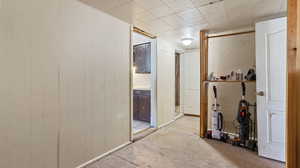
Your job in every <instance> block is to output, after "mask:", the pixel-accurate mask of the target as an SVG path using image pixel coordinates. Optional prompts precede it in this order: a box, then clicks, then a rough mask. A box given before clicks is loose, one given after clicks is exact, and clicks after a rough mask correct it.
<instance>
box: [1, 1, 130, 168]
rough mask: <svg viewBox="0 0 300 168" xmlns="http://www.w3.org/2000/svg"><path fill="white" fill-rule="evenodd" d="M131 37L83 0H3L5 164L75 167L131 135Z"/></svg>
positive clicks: (122, 26)
mask: <svg viewBox="0 0 300 168" xmlns="http://www.w3.org/2000/svg"><path fill="white" fill-rule="evenodd" d="M129 42H130V26H129V25H128V24H127V23H124V22H122V21H119V20H117V19H115V18H113V17H111V16H108V15H106V14H104V13H102V12H100V11H98V10H96V9H93V8H91V7H88V6H86V5H84V4H82V3H81V2H79V1H77V0H51V1H41V0H27V1H19V0H2V1H1V9H0V58H1V61H0V76H1V84H0V93H1V94H0V101H1V105H0V111H1V112H0V119H1V122H0V132H1V134H0V156H1V159H0V167H1V168H2V167H3V168H19V167H22V168H57V167H58V166H59V167H60V168H74V167H76V166H78V165H80V164H82V163H84V162H86V161H88V160H90V159H92V158H94V157H96V156H99V155H101V154H103V153H104V152H107V151H109V150H111V149H113V148H115V147H117V146H119V145H121V144H124V143H126V142H128V141H129V135H130V128H129V122H130V121H129V116H130V115H129V107H130V106H129V89H130V86H129V74H130V73H129V68H130V67H129V65H130V64H129V59H130V51H129V48H130V47H129V46H130V44H129Z"/></svg>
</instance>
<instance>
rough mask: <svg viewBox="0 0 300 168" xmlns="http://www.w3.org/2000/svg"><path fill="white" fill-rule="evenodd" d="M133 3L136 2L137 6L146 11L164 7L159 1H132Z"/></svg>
mask: <svg viewBox="0 0 300 168" xmlns="http://www.w3.org/2000/svg"><path fill="white" fill-rule="evenodd" d="M134 2H136V3H137V5H139V6H141V7H142V8H144V9H147V10H150V9H153V8H157V7H160V6H162V5H164V3H163V2H162V1H161V0H134Z"/></svg>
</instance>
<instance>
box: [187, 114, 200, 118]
mask: <svg viewBox="0 0 300 168" xmlns="http://www.w3.org/2000/svg"><path fill="white" fill-rule="evenodd" d="M184 116H188V117H199V118H200V115H197V114H184Z"/></svg>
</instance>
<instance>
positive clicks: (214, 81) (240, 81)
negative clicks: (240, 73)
mask: <svg viewBox="0 0 300 168" xmlns="http://www.w3.org/2000/svg"><path fill="white" fill-rule="evenodd" d="M242 82H244V83H255V82H256V81H255V80H206V81H204V83H242Z"/></svg>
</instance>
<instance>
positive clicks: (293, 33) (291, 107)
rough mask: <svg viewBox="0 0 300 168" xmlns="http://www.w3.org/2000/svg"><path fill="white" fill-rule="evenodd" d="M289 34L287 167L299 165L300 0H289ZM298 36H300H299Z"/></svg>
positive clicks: (294, 167) (293, 167) (292, 167)
mask: <svg viewBox="0 0 300 168" xmlns="http://www.w3.org/2000/svg"><path fill="white" fill-rule="evenodd" d="M287 6H288V30H287V32H288V35H287V38H288V40H287V42H288V43H287V52H288V53H287V57H288V58H287V66H288V67H287V68H288V69H287V70H288V74H287V76H288V77H287V85H288V87H287V116H286V129H287V130H286V142H287V145H286V168H296V167H299V165H300V162H299V161H297V160H298V159H297V158H299V150H300V148H299V147H298V145H297V141H298V142H299V136H300V135H299V131H298V130H297V129H299V128H298V127H299V124H298V125H297V120H298V118H299V115H297V111H298V110H299V109H300V101H299V99H297V97H298V96H297V95H298V94H299V92H300V89H299V88H298V87H297V86H299V84H300V79H299V75H300V72H299V64H300V52H299V49H298V47H299V45H300V37H299V36H300V0H288V5H287ZM297 37H298V38H297Z"/></svg>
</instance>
